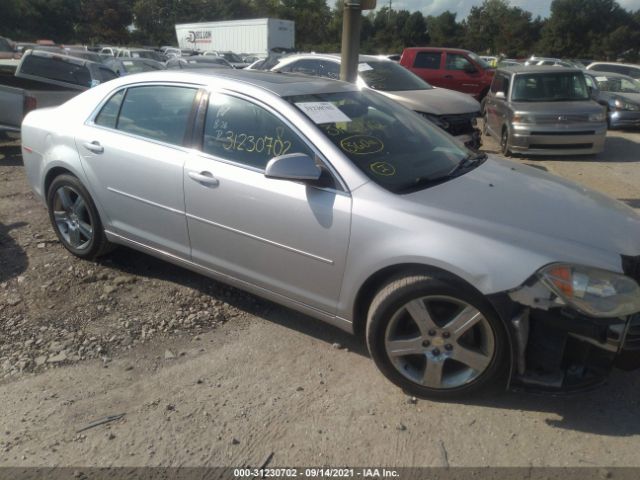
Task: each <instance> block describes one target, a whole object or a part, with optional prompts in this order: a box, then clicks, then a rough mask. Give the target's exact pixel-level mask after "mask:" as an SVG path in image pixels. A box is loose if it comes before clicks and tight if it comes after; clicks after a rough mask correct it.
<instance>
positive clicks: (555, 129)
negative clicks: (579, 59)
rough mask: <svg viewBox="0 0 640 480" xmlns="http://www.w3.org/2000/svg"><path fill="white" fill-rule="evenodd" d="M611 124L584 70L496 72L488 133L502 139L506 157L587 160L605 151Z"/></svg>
mask: <svg viewBox="0 0 640 480" xmlns="http://www.w3.org/2000/svg"><path fill="white" fill-rule="evenodd" d="M606 119H607V117H606V114H605V109H604V108H603V107H602V106H601V105H599V104H598V103H596V102H595V101H593V100H592V99H591V94H590V92H589V89H588V88H587V84H586V82H585V79H584V75H583V74H582V71H580V70H578V69H570V68H564V67H511V68H500V69H498V70H497V71H496V74H495V76H494V78H493V82H492V83H491V88H490V90H489V93H488V94H487V96H486V98H485V114H484V120H485V121H484V127H483V128H484V130H485V133H488V134H490V135H491V136H493V137H495V138H498V139H500V148H501V150H502V153H503V154H505V155H509V154H510V153H526V154H528V155H582V154H594V153H599V152H601V151H602V150H603V149H604V141H605V136H606V134H607V122H606Z"/></svg>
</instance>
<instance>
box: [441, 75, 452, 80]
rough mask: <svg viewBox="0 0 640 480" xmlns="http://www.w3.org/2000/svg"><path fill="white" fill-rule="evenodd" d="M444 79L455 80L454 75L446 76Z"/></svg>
mask: <svg viewBox="0 0 640 480" xmlns="http://www.w3.org/2000/svg"><path fill="white" fill-rule="evenodd" d="M442 78H446V79H449V80H450V79H452V78H453V75H445V76H443V77H442Z"/></svg>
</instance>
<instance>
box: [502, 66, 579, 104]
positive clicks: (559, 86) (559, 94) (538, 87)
mask: <svg viewBox="0 0 640 480" xmlns="http://www.w3.org/2000/svg"><path fill="white" fill-rule="evenodd" d="M589 98H590V96H589V91H588V90H587V84H586V82H585V80H584V75H583V74H582V73H581V72H553V73H527V74H519V75H516V77H515V80H514V83H513V91H512V93H511V100H512V101H514V102H561V101H571V100H589Z"/></svg>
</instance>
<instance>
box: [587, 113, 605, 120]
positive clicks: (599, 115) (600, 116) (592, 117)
mask: <svg viewBox="0 0 640 480" xmlns="http://www.w3.org/2000/svg"><path fill="white" fill-rule="evenodd" d="M605 119H606V115H605V113H604V112H600V113H592V114H590V115H589V121H590V122H604V121H605Z"/></svg>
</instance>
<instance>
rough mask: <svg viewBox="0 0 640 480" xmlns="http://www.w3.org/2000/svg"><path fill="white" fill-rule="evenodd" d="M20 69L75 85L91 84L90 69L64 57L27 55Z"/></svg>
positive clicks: (28, 73) (27, 72) (88, 85)
mask: <svg viewBox="0 0 640 480" xmlns="http://www.w3.org/2000/svg"><path fill="white" fill-rule="evenodd" d="M20 71H21V72H22V73H25V74H27V75H38V76H41V77H45V78H49V79H51V80H57V81H59V82H66V83H71V84H73V85H81V86H83V87H90V86H91V74H90V73H89V69H88V68H87V67H85V66H83V65H77V64H75V63H72V62H69V61H67V60H65V59H63V58H62V57H56V56H53V57H40V56H38V55H27V56H26V57H25V58H24V60H23V61H22V65H21V66H20Z"/></svg>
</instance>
